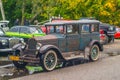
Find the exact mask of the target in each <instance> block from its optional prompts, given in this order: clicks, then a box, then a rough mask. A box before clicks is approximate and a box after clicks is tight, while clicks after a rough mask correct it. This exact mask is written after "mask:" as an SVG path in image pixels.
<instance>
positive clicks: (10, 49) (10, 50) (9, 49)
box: [0, 48, 13, 52]
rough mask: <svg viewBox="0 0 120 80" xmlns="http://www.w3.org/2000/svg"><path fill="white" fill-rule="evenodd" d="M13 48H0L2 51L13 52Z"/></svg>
mask: <svg viewBox="0 0 120 80" xmlns="http://www.w3.org/2000/svg"><path fill="white" fill-rule="evenodd" d="M12 51H13V49H12V48H7V49H0V52H12Z"/></svg>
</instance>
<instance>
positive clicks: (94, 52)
mask: <svg viewBox="0 0 120 80" xmlns="http://www.w3.org/2000/svg"><path fill="white" fill-rule="evenodd" d="M99 55H100V53H99V47H98V45H96V44H95V45H93V46H92V47H91V49H90V53H89V59H90V61H97V60H98V59H99Z"/></svg>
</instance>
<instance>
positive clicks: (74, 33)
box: [66, 24, 80, 52]
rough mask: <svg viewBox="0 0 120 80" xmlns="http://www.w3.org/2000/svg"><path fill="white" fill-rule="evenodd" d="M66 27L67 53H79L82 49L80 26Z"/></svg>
mask: <svg viewBox="0 0 120 80" xmlns="http://www.w3.org/2000/svg"><path fill="white" fill-rule="evenodd" d="M66 27H67V35H66V47H67V52H71V51H78V50H79V47H80V46H79V44H80V41H79V40H80V35H79V25H78V24H71V25H67V26H66Z"/></svg>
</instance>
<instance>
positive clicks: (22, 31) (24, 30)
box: [20, 27, 30, 33]
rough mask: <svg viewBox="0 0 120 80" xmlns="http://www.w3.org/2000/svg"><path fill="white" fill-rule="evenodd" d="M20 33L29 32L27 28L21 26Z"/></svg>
mask: <svg viewBox="0 0 120 80" xmlns="http://www.w3.org/2000/svg"><path fill="white" fill-rule="evenodd" d="M20 33H30V32H29V29H28V28H26V27H23V28H21V29H20Z"/></svg>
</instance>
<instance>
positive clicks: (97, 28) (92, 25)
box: [91, 24, 99, 32]
mask: <svg viewBox="0 0 120 80" xmlns="http://www.w3.org/2000/svg"><path fill="white" fill-rule="evenodd" d="M91 32H99V25H98V24H91Z"/></svg>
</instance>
